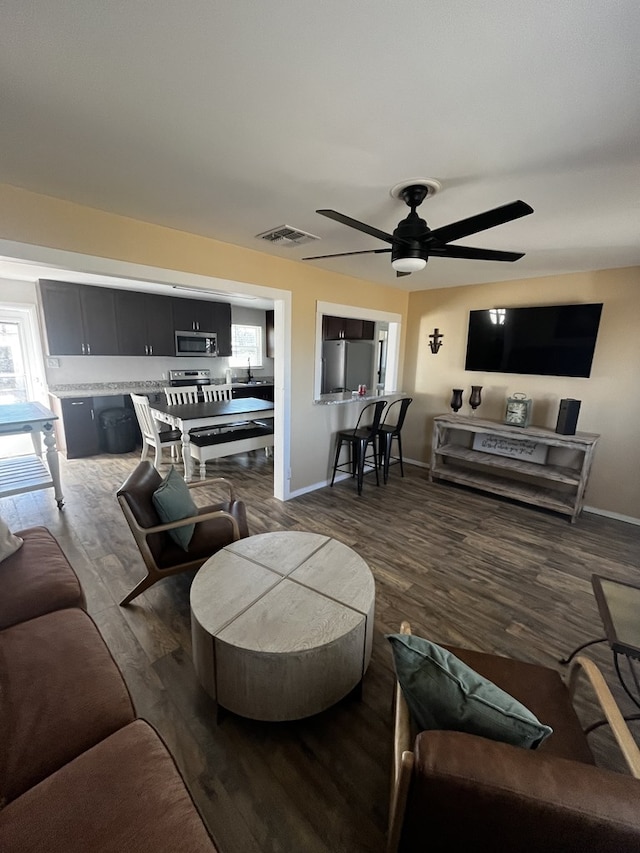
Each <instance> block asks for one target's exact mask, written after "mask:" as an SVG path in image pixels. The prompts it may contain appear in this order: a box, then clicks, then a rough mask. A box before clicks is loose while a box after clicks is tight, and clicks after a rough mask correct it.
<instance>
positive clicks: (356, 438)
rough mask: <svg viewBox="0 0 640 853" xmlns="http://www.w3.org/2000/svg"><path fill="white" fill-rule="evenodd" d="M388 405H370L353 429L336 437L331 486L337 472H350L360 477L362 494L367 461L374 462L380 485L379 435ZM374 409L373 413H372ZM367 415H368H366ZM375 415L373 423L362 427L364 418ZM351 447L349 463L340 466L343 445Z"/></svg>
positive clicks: (385, 403)
mask: <svg viewBox="0 0 640 853" xmlns="http://www.w3.org/2000/svg"><path fill="white" fill-rule="evenodd" d="M386 405H387V401H386V400H376V402H375V403H369V404H368V405H367V406H365V407H364V409H363V410H362V411H361V412H360V417H359V418H358V422H357V423H356V425H355V427H354V428H353V429H349V430H340V432H339V433H337V435H336V458H335V460H334V463H333V474H332V476H331V483H330V485H331V486H333V481H334V480H335V477H336V471H349V472H350V473H351V476H352V477H355V476H356V475H357V477H358V494H359V495H361V494H362V480H363V477H364V468H365V464H366V462H367V460H369V459H372V460H373V465H372V467H373V469H374V470H375V472H376V485H377V486H379V485H380V480H379V477H378V468H379V459H378V448H377V435H378V430H379V429H380V418H381V417H382V410H383V409H384V407H385V406H386ZM371 409H373V413H372V412H371V411H370V410H371ZM365 413H367V414H366V415H365ZM372 414H373V417H372V421H371V423H370V424H369V425H368V426H360V424H361V423H362V420H363V418H369V417H371V415H372ZM343 444H348V445H349V461H348V462H344V463H343V464H342V465H338V460H339V459H340V451H341V450H342V445H343ZM369 446H371V449H372V451H373V452H372V453H371V454H370V455H369V456H367V448H368V447H369Z"/></svg>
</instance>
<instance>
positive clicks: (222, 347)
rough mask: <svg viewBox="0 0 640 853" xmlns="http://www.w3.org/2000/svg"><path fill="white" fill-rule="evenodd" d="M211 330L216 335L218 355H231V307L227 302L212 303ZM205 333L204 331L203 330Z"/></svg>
mask: <svg viewBox="0 0 640 853" xmlns="http://www.w3.org/2000/svg"><path fill="white" fill-rule="evenodd" d="M210 304H211V305H213V306H214V309H213V312H214V313H213V323H214V325H213V329H212V331H214V332H216V333H217V335H218V341H217V342H218V355H223V356H230V355H231V305H230V304H229V303H228V302H212V303H210ZM205 331H206V330H205Z"/></svg>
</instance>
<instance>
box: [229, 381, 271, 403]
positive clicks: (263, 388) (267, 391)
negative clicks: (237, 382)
mask: <svg viewBox="0 0 640 853" xmlns="http://www.w3.org/2000/svg"><path fill="white" fill-rule="evenodd" d="M231 396H232V397H233V399H234V400H237V399H245V398H246V397H257V399H258V400H269V401H270V402H272V403H273V385H247V386H245V387H243V388H233V389H232V391H231Z"/></svg>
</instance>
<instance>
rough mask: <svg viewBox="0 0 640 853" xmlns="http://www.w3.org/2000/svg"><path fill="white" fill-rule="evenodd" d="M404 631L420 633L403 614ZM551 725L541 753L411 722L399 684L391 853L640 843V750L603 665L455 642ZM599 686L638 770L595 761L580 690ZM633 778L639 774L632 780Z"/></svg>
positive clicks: (608, 847)
mask: <svg viewBox="0 0 640 853" xmlns="http://www.w3.org/2000/svg"><path fill="white" fill-rule="evenodd" d="M401 632H402V633H411V628H410V626H409V624H408V623H406V622H403V623H402V627H401ZM447 648H448V650H449V651H450V652H453V654H454V655H456V656H457V657H459V658H461V659H462V660H463V661H464V663H466V664H467V665H468V666H470V667H472V668H473V669H474V670H475V671H476V672H479V673H480V674H481V675H483V676H485V678H488V679H490V680H491V681H492V682H493V683H494V684H497V685H498V686H499V687H501V688H502V689H503V690H505V691H507V692H508V693H509V694H510V695H511V696H513V697H515V698H516V699H517V700H518V701H520V702H521V703H522V704H524V705H525V706H526V707H527V708H529V709H530V710H531V711H532V712H533V713H534V714H535V715H536V717H538V719H540V720H542V721H544V722H545V723H547V724H548V725H550V726H551V727H552V728H553V734H552V735H551V736H550V737H548V738H547V739H546V740H545V741H544V742H543V743H542V744H541V745H540V746H539V747H538V749H537V750H535V751H532V750H529V749H524V748H522V747H518V746H511V745H509V744H507V743H499V742H497V741H493V740H489V739H487V738H484V737H480V736H478V735H472V734H467V733H465V732H457V731H423V732H419V733H417V734H416V732H415V731H414V730H413V729H412V723H411V719H410V715H409V710H408V706H407V704H406V702H405V699H404V696H403V694H402V690H401V688H400V686H399V685H398V684H396V692H395V733H394V755H393V772H392V785H391V803H390V815H389V832H388V846H387V853H396V851H402V853H417V851H420V853H424V851H426V850H428V851H429V853H437V851H450V850H452V849H454V848H458V849H462V850H474V851H476V853H478V851H480V853H489V851H492V853H494V851H496V850H505V851H507V850H508V851H509V853H534V851H535V853H538V851H541V850H543V851H545V853H584V851H586V850H588V851H589V853H600V852H601V851H602V853H604V851H607V853H609V851H610V853H614V851H615V853H627V851H635V853H637V851H640V809H639V808H638V804H639V803H640V781H638V780H639V779H640V752H639V750H638V747H637V746H636V744H635V742H634V740H633V738H632V736H631V733H630V732H629V729H628V728H627V726H626V723H625V721H624V720H623V718H622V715H621V713H620V711H619V709H618V707H617V705H616V703H615V700H614V699H613V696H612V695H611V692H610V691H609V688H608V687H607V685H606V683H605V681H604V679H603V677H602V675H601V673H600V671H599V669H598V668H597V667H596V666H595V664H594V663H593V661H590V660H588V659H587V658H584V657H582V658H576V659H575V662H574V666H573V668H572V670H571V671H570V675H569V679H568V686H567V685H565V683H564V681H563V680H562V679H561V678H560V675H559V674H558V673H557V672H556V671H555V670H553V669H549V668H547V667H542V666H536V665H533V664H529V663H522V662H520V661H514V660H512V659H510V658H504V657H499V656H497V655H490V654H482V653H479V652H472V651H468V650H464V649H457V648H451V647H447ZM581 672H582V673H584V674H585V675H586V676H587V678H588V680H589V682H590V683H591V686H592V687H593V689H594V691H595V693H596V697H597V699H598V701H599V704H600V706H601V708H602V711H603V713H604V715H605V717H606V719H607V721H608V722H609V725H610V726H611V730H612V732H613V734H614V736H615V738H616V740H617V742H618V745H619V746H620V748H621V750H622V753H623V755H624V757H625V760H626V762H627V765H628V767H629V773H630V775H626V774H625V773H615V772H612V771H610V770H605V769H603V768H598V767H596V766H595V762H594V759H593V755H592V753H591V750H590V748H589V744H588V743H587V737H586V733H585V732H584V731H583V730H582V727H581V724H580V721H579V719H578V717H577V715H576V713H575V711H574V709H573V705H572V702H571V698H572V696H573V692H574V690H575V687H576V681H577V678H578V675H579V674H580V673H581ZM634 777H635V778H634Z"/></svg>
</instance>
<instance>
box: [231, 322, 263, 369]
mask: <svg viewBox="0 0 640 853" xmlns="http://www.w3.org/2000/svg"><path fill="white" fill-rule="evenodd" d="M229 366H230V367H240V368H248V367H249V366H251V367H262V326H240V325H237V324H235V323H233V324H232V325H231V358H230V359H229Z"/></svg>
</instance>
